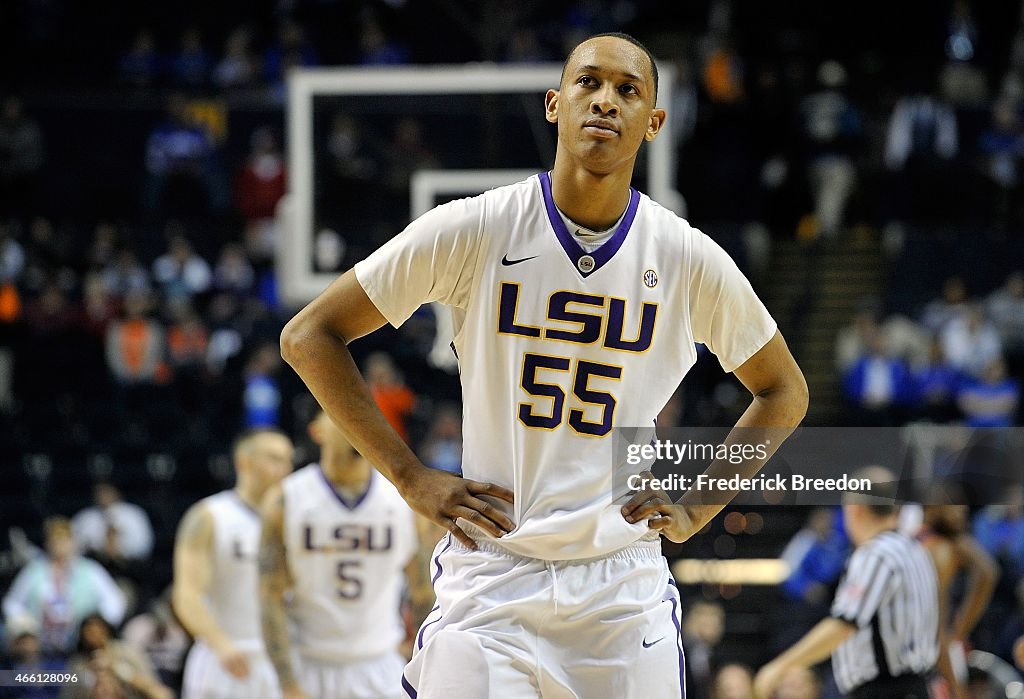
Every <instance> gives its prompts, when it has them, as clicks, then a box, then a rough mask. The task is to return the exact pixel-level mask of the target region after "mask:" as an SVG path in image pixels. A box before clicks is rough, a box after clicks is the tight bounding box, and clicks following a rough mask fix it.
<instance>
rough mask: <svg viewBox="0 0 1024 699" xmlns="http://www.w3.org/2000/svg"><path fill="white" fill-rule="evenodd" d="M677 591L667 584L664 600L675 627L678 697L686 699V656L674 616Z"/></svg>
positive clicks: (676, 609)
mask: <svg viewBox="0 0 1024 699" xmlns="http://www.w3.org/2000/svg"><path fill="white" fill-rule="evenodd" d="M678 595H679V590H678V589H677V588H676V586H675V583H671V582H670V583H669V586H668V593H667V594H666V595H665V599H666V600H668V601H669V602H671V603H672V624H673V625H674V626H675V627H676V650H678V651H679V696H680V697H681V699H686V656H684V655H683V630H682V629H681V628H679V618H678V617H677V616H676V612H677V611H678V606H677V605H678V602H677V601H676V597H677V596H678Z"/></svg>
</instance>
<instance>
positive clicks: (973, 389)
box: [956, 357, 1020, 427]
mask: <svg viewBox="0 0 1024 699" xmlns="http://www.w3.org/2000/svg"><path fill="white" fill-rule="evenodd" d="M956 400H957V405H959V407H960V412H962V413H963V415H964V421H965V422H966V423H967V425H968V426H970V427H1010V426H1012V425H1013V424H1014V416H1015V415H1016V413H1017V407H1018V406H1019V405H1020V385H1019V384H1018V383H1017V382H1016V381H1014V380H1013V379H1011V378H1008V377H1007V375H1006V363H1005V362H1004V361H1003V360H1002V358H1001V357H997V358H996V359H993V360H992V361H991V362H989V364H988V365H987V366H986V367H985V369H984V370H983V371H982V373H981V376H980V377H979V378H976V379H968V380H966V381H964V382H963V384H962V385H961V386H960V390H959V391H958V392H957V396H956Z"/></svg>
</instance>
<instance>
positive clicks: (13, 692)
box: [0, 616, 65, 699]
mask: <svg viewBox="0 0 1024 699" xmlns="http://www.w3.org/2000/svg"><path fill="white" fill-rule="evenodd" d="M4 636H5V637H6V639H7V648H8V653H9V656H10V659H11V668H10V669H11V674H12V675H18V674H21V673H25V674H32V673H48V672H61V671H63V670H64V667H65V663H64V660H63V658H58V657H54V656H46V655H43V645H42V642H41V641H40V639H39V624H38V623H37V622H36V620H35V619H33V618H31V617H27V616H26V617H22V618H18V619H8V620H7V627H6V628H5V629H4ZM59 694H60V687H59V686H56V685H53V686H48V687H43V686H39V687H17V688H15V687H0V697H3V699H57V697H58V695H59Z"/></svg>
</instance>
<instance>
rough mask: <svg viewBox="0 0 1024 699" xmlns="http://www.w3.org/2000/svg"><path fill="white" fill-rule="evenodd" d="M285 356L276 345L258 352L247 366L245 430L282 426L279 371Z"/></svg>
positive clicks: (254, 353)
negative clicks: (282, 356)
mask: <svg viewBox="0 0 1024 699" xmlns="http://www.w3.org/2000/svg"><path fill="white" fill-rule="evenodd" d="M280 368H281V353H280V351H279V350H278V348H277V346H276V345H269V344H268V345H263V346H262V347H258V348H256V350H255V351H254V352H253V354H252V356H251V357H250V358H249V361H248V363H247V364H246V366H245V393H244V394H243V396H242V401H243V404H244V408H245V427H246V428H248V429H253V428H258V427H276V426H277V425H279V424H280V416H279V411H280V408H281V390H280V388H279V387H278V382H277V371H278V370H279V369H280Z"/></svg>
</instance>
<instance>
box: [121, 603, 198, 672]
mask: <svg viewBox="0 0 1024 699" xmlns="http://www.w3.org/2000/svg"><path fill="white" fill-rule="evenodd" d="M121 637H122V638H123V639H124V641H125V643H127V644H129V645H131V646H132V647H134V648H135V650H136V651H138V652H139V653H142V654H143V655H145V656H146V658H148V659H149V662H150V663H151V664H152V666H153V669H154V670H156V673H157V676H158V677H159V678H160V681H161V682H163V683H164V684H165V685H167V686H169V687H177V686H180V685H181V671H182V668H183V667H184V665H185V653H186V652H188V648H189V643H190V641H189V637H188V634H186V633H185V630H184V629H182V628H181V625H180V624H179V623H178V620H177V619H176V618H175V616H174V612H173V611H171V605H170V601H169V593H165V594H163V595H161V596H160V597H158V598H156V599H155V600H153V602H152V603H151V604H150V606H149V610H148V611H146V612H144V613H142V614H139V615H138V616H136V617H133V618H132V619H130V620H129V621H128V623H126V624H125V625H124V632H123V633H122V634H121Z"/></svg>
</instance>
